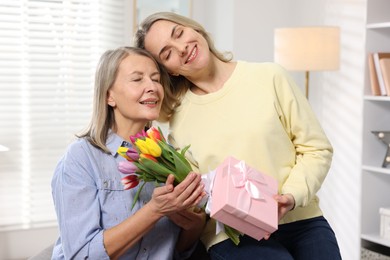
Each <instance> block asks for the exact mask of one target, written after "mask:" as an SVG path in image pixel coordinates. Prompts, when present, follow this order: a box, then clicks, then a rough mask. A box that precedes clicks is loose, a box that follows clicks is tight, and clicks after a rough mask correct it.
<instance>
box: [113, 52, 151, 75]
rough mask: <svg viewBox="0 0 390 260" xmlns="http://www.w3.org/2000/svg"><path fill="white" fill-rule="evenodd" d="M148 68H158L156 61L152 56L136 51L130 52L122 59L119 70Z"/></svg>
mask: <svg viewBox="0 0 390 260" xmlns="http://www.w3.org/2000/svg"><path fill="white" fill-rule="evenodd" d="M147 69H148V70H150V69H152V70H158V69H157V66H156V63H155V62H154V61H153V60H152V59H151V58H149V57H146V56H143V55H140V54H136V53H130V54H129V55H128V56H127V57H126V58H124V59H123V60H122V61H121V63H120V66H119V70H126V71H127V72H132V71H144V70H147Z"/></svg>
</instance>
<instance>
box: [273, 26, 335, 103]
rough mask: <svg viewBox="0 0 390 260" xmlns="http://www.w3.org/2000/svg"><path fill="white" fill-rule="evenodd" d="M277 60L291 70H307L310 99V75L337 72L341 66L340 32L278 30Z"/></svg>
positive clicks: (323, 28)
mask: <svg viewBox="0 0 390 260" xmlns="http://www.w3.org/2000/svg"><path fill="white" fill-rule="evenodd" d="M274 44H275V49H274V61H275V62H276V63H279V64H280V65H282V66H283V67H284V68H286V69H287V70H292V71H305V95H306V97H307V98H308V97H309V72H310V71H321V70H337V69H339V64H340V29H339V27H334V26H320V27H298V28H277V29H275V34H274Z"/></svg>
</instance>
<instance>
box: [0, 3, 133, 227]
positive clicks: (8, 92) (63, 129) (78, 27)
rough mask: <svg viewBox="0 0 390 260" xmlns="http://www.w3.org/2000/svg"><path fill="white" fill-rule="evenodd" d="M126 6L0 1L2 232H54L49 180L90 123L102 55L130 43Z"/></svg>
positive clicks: (126, 4)
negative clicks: (35, 229)
mask: <svg viewBox="0 0 390 260" xmlns="http://www.w3.org/2000/svg"><path fill="white" fill-rule="evenodd" d="M128 2H130V1H129V0H9V1H7V0H0V39H1V41H0V145H4V146H6V147H8V148H9V151H7V152H0V230H10V229H19V228H31V227H39V226H49V225H55V223H56V216H55V212H54V207H53V202H52V197H51V187H50V181H51V178H52V174H53V171H54V168H55V166H56V164H57V162H58V160H59V159H60V157H61V155H62V154H63V153H64V151H65V148H66V146H67V145H68V144H69V142H71V141H72V140H73V138H74V134H75V133H78V132H79V131H81V130H82V129H84V127H85V126H86V125H87V123H88V122H89V117H90V114H91V109H92V92H93V82H94V72H95V68H96V64H97V61H98V59H99V57H100V55H101V54H102V53H103V52H104V51H105V50H106V49H112V48H115V47H118V46H122V45H126V44H127V45H129V44H130V42H131V39H130V37H129V35H131V24H130V23H129V22H128V21H130V20H131V12H129V9H131V7H130V8H129V6H131V4H130V3H128ZM80 199H82V198H80Z"/></svg>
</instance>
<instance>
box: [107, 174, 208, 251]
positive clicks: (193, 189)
mask: <svg viewBox="0 0 390 260" xmlns="http://www.w3.org/2000/svg"><path fill="white" fill-rule="evenodd" d="M173 182H174V177H173V175H170V176H169V177H168V179H167V182H166V186H163V187H159V188H156V189H155V190H154V192H153V196H152V200H151V201H150V202H148V203H147V204H146V205H145V206H144V207H142V208H141V209H140V210H139V211H137V212H136V213H135V214H134V215H133V216H131V217H130V218H128V219H126V220H125V221H124V222H122V223H120V224H119V225H117V226H115V227H113V228H111V229H108V230H106V231H105V232H104V245H105V248H106V250H107V253H108V255H109V256H110V258H112V259H116V258H117V257H119V256H121V255H122V254H123V253H124V252H126V250H128V249H129V248H131V247H132V246H133V245H134V244H135V243H136V242H137V241H138V240H139V239H141V238H142V237H143V236H144V235H145V234H146V233H147V232H148V231H149V230H150V229H151V228H153V225H154V224H155V223H156V222H157V221H158V220H159V219H160V218H161V217H163V216H165V215H168V214H172V213H174V212H177V211H182V210H185V209H187V208H188V207H193V206H195V205H196V204H197V203H198V202H199V201H200V199H201V198H202V197H203V186H202V185H201V182H200V175H197V174H195V173H192V174H189V175H188V176H187V178H186V179H185V180H184V181H183V182H182V183H180V184H179V185H178V186H176V187H175V189H174V188H173ZM130 234H131V235H130Z"/></svg>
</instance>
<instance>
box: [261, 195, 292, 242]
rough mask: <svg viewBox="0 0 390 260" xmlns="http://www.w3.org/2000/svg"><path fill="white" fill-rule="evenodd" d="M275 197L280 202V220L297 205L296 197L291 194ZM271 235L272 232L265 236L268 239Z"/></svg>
mask: <svg viewBox="0 0 390 260" xmlns="http://www.w3.org/2000/svg"><path fill="white" fill-rule="evenodd" d="M274 199H275V200H276V201H277V202H278V220H279V221H280V220H281V219H282V218H283V217H284V216H285V215H286V214H287V212H289V211H290V210H292V209H293V208H294V207H295V199H294V197H293V195H291V194H289V193H288V194H283V195H279V194H278V195H275V196H274ZM270 236H271V234H270V233H268V234H266V235H265V236H264V239H265V240H267V239H269V238H270Z"/></svg>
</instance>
